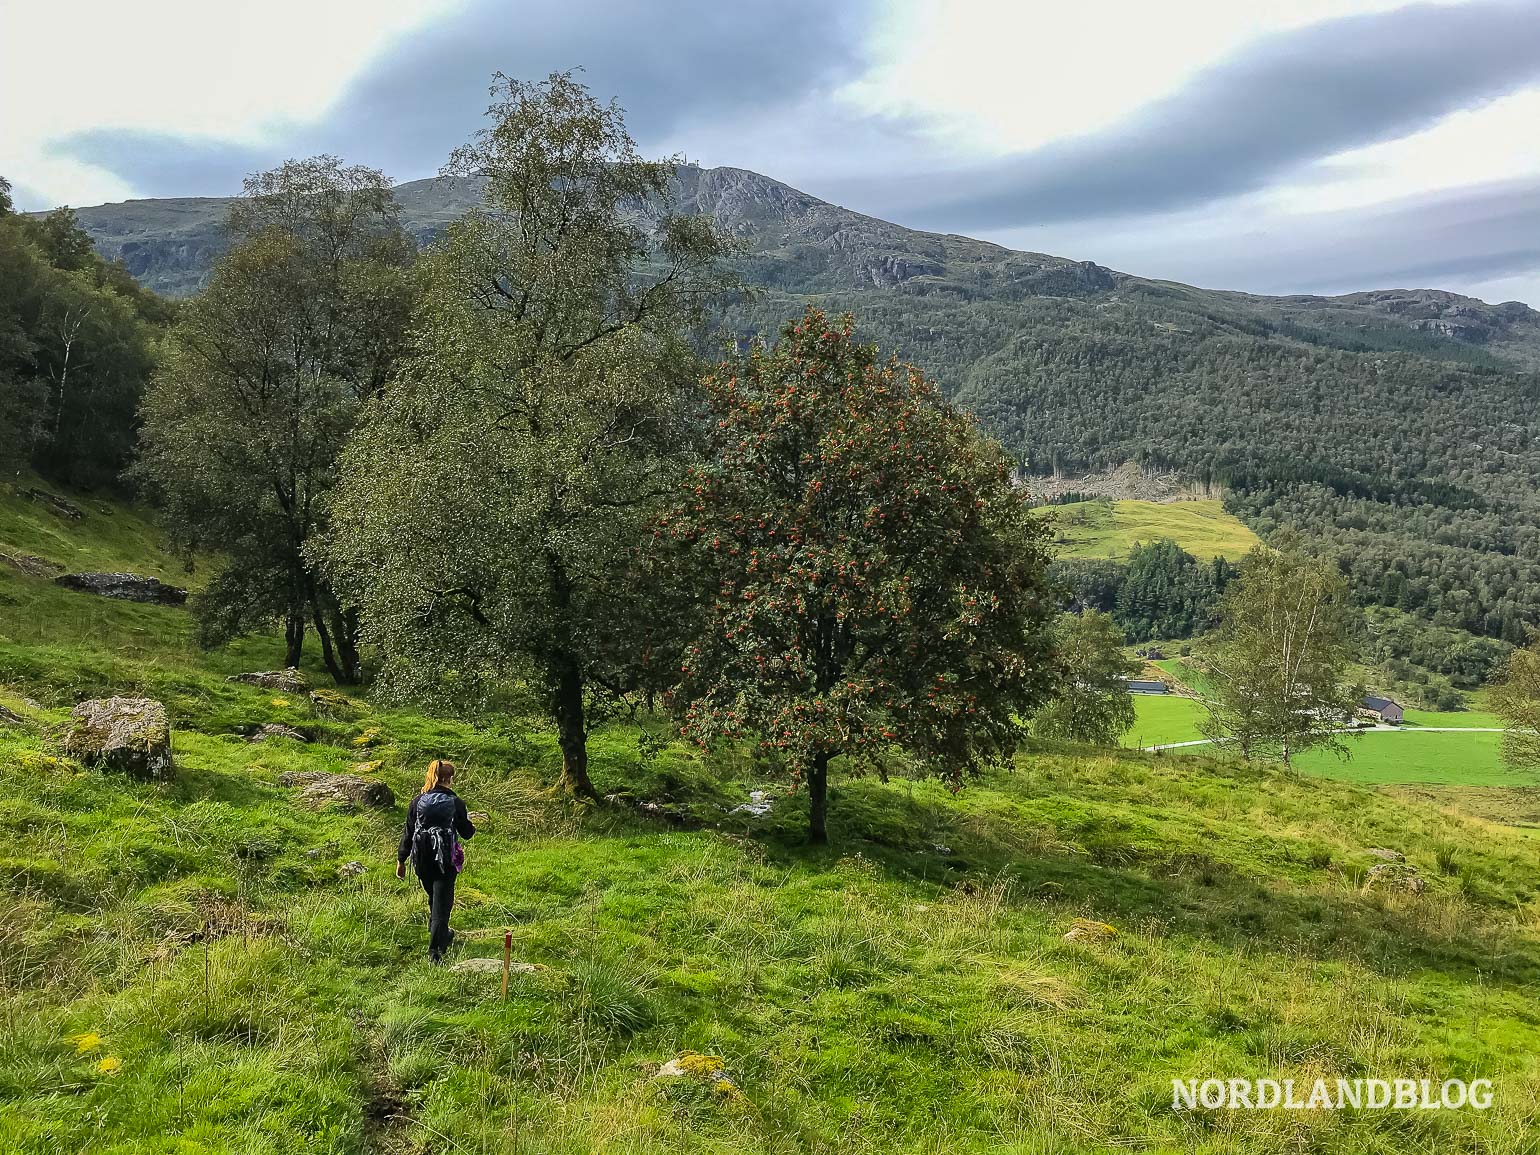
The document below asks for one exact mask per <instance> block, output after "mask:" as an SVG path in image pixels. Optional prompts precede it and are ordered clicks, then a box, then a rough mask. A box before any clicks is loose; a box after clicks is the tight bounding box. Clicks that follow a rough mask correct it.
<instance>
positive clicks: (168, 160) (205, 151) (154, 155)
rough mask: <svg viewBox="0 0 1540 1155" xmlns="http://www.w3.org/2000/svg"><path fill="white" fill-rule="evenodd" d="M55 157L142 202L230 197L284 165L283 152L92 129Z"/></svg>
mask: <svg viewBox="0 0 1540 1155" xmlns="http://www.w3.org/2000/svg"><path fill="white" fill-rule="evenodd" d="M55 151H57V152H60V153H62V154H64V155H65V156H70V157H73V158H75V159H77V160H83V161H85V162H87V163H88V164H93V165H96V166H98V167H100V168H104V169H106V170H107V171H108V172H111V173H113V174H114V175H115V176H118V177H120V178H122V179H123V180H124V181H125V182H126V183H127V184H129V185H131V186H132V187H133V189H134V191H135V192H136V193H137V194H139V195H140V196H146V197H185V196H226V195H229V194H231V193H237V192H239V191H240V189H241V180H242V179H243V178H244V177H245V176H246V174H248V173H252V172H258V171H261V170H262V169H265V168H270V167H272V166H273V165H275V164H278V163H280V162H281V161H282V160H283V159H284V156H283V152H282V150H281V149H264V148H253V147H248V146H246V145H242V144H238V143H235V142H233V141H225V140H209V139H207V138H203V137H185V136H178V135H176V134H174V133H157V132H137V131H136V132H124V131H121V130H118V129H111V128H90V129H86V130H85V131H84V132H77V133H74V134H72V135H71V136H69V137H67V138H65V139H64V140H62V141H60V142H59V143H58V144H57V145H56V146H55Z"/></svg>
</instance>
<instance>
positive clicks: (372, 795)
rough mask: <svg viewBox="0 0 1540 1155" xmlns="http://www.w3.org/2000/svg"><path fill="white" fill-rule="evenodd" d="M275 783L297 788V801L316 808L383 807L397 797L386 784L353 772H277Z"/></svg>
mask: <svg viewBox="0 0 1540 1155" xmlns="http://www.w3.org/2000/svg"><path fill="white" fill-rule="evenodd" d="M278 784H279V785H280V786H290V787H296V786H297V787H299V788H300V795H299V800H300V802H301V803H303V804H304V805H306V806H309V807H312V808H313V809H316V810H320V809H321V808H323V807H326V806H342V807H353V806H372V807H376V808H379V809H386V808H389V807H391V806H394V805H395V804H396V796H395V795H394V794H393V793H391V789H390V787H389V786H387V785H385V783H383V782H376V781H373V780H371V779H368V778H359V777H357V776H356V775H353V774H324V773H322V772H320V771H318V770H298V771H292V772H290V773H287V774H280V775H279V776H278Z"/></svg>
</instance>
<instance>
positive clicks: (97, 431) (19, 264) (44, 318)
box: [0, 178, 174, 485]
mask: <svg viewBox="0 0 1540 1155" xmlns="http://www.w3.org/2000/svg"><path fill="white" fill-rule="evenodd" d="M173 309H174V306H173V305H172V304H171V303H170V302H167V301H165V300H163V299H161V298H160V297H158V296H156V294H154V293H153V292H150V291H149V290H147V289H144V288H142V287H141V286H140V285H139V284H137V283H136V282H135V281H134V280H133V278H132V277H131V276H129V274H128V272H127V270H126V269H125V268H124V267H123V266H122V265H121V264H118V263H116V262H110V261H107V260H104V259H103V258H102V257H100V256H99V255H97V254H96V253H95V252H93V251H92V247H91V238H90V237H88V236H87V235H86V233H85V232H83V231H82V230H81V228H80V227H79V225H78V224H77V222H76V219H75V216H74V214H73V213H72V212H70V210H68V209H61V210H59V211H57V212H53V213H50V214H48V215H47V216H43V217H31V218H29V217H25V216H21V215H18V214H17V213H15V212H13V211H12V207H11V198H10V186H9V184H7V183H6V182H5V180H4V179H3V178H0V468H5V469H7V470H10V471H15V470H16V469H18V468H24V467H29V466H30V467H31V468H34V469H37V470H38V471H40V472H41V473H43V474H44V475H45V476H47V477H50V478H52V479H55V480H58V481H63V482H65V483H67V484H73V485H103V484H111V483H112V482H115V481H116V480H117V478H118V474H119V473H120V471H121V470H122V469H123V467H124V466H126V465H127V464H128V462H129V459H130V457H131V456H132V453H133V448H134V425H135V412H136V410H137V409H138V407H139V398H140V396H141V394H142V393H143V390H144V384H145V381H146V380H147V379H148V377H149V374H150V372H151V369H152V365H153V350H154V344H155V341H156V339H157V337H158V334H159V333H160V331H161V330H162V329H163V328H164V326H165V325H166V323H167V322H168V321H169V320H170V318H171V314H172V311H173Z"/></svg>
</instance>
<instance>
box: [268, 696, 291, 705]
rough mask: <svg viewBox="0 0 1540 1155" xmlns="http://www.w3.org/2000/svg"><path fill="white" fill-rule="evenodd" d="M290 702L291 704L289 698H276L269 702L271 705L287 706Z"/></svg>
mask: <svg viewBox="0 0 1540 1155" xmlns="http://www.w3.org/2000/svg"><path fill="white" fill-rule="evenodd" d="M288 704H289V699H287V698H274V699H273V700H272V701H270V702H269V703H268V705H269V706H278V707H283V706H287V705H288Z"/></svg>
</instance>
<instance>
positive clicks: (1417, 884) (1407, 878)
mask: <svg viewBox="0 0 1540 1155" xmlns="http://www.w3.org/2000/svg"><path fill="white" fill-rule="evenodd" d="M1363 888H1364V889H1365V890H1381V891H1386V890H1388V891H1397V892H1399V893H1401V894H1421V893H1422V892H1423V891H1425V890H1427V889H1428V880H1427V879H1425V878H1423V876H1422V875H1420V874H1418V873H1417V868H1416V867H1415V866H1408V865H1407V864H1406V863H1404V862H1382V863H1380V864H1379V865H1378V866H1371V867H1370V868H1369V873H1368V874H1366V875H1365V876H1364V887H1363Z"/></svg>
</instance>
